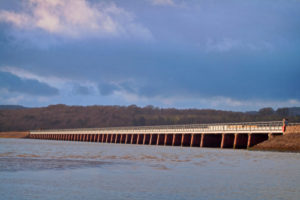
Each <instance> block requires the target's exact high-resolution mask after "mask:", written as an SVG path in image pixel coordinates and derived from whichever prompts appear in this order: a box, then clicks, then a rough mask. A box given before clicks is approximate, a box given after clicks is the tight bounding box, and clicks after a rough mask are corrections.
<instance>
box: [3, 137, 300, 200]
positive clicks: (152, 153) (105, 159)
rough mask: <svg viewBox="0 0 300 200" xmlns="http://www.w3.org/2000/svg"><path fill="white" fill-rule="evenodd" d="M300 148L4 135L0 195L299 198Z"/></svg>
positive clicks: (43, 197) (125, 197) (4, 196)
mask: <svg viewBox="0 0 300 200" xmlns="http://www.w3.org/2000/svg"><path fill="white" fill-rule="evenodd" d="M299 166H300V154H297V153H275V152H249V151H244V150H221V149H205V148H204V149H201V148H182V147H163V146H140V145H121V144H99V143H98V144H97V143H85V142H64V141H46V140H30V139H0V180H1V182H0V196H1V197H2V198H1V199H168V200H169V199H228V200H229V199H230V200H231V199H297V200H298V199H299V197H300V187H299V185H300V167H299Z"/></svg>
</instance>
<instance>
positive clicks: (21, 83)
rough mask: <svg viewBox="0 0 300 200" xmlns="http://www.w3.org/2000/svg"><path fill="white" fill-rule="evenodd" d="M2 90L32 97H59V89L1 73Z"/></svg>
mask: <svg viewBox="0 0 300 200" xmlns="http://www.w3.org/2000/svg"><path fill="white" fill-rule="evenodd" d="M0 89H1V90H5V91H8V92H17V93H21V94H30V95H40V96H53V95H58V89H56V88H54V87H51V86H49V85H47V84H45V83H41V82H39V81H37V80H33V79H21V78H19V77H17V76H15V75H13V74H11V73H8V72H0Z"/></svg>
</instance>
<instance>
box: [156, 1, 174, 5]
mask: <svg viewBox="0 0 300 200" xmlns="http://www.w3.org/2000/svg"><path fill="white" fill-rule="evenodd" d="M151 2H152V4H153V5H163V6H175V3H174V1H173V0H151Z"/></svg>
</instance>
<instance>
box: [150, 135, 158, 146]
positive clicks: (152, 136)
mask: <svg viewBox="0 0 300 200" xmlns="http://www.w3.org/2000/svg"><path fill="white" fill-rule="evenodd" d="M157 136H158V135H157V134H151V139H150V145H156V144H157Z"/></svg>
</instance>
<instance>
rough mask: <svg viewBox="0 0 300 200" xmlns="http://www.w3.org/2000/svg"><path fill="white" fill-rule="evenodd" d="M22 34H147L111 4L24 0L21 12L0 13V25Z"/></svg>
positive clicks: (84, 1) (61, 0) (1, 11)
mask: <svg viewBox="0 0 300 200" xmlns="http://www.w3.org/2000/svg"><path fill="white" fill-rule="evenodd" d="M1 21H2V22H6V23H9V24H12V25H14V26H15V27H16V28H18V29H20V30H25V31H32V30H42V31H44V32H47V33H49V34H52V35H57V36H62V37H68V38H84V37H91V36H92V37H122V36H123V37H139V38H143V39H152V34H151V32H150V31H149V30H148V29H147V28H145V27H144V26H142V25H140V24H138V23H137V22H136V21H135V17H134V15H133V14H131V13H129V12H127V11H126V10H124V9H123V8H120V7H118V6H116V5H115V4H114V3H104V2H102V3H98V4H91V3H89V2H88V1H87V0H76V1H73V0H60V1H58V0H27V1H26V3H25V4H24V6H23V11H22V12H14V11H6V10H0V22H1Z"/></svg>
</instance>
